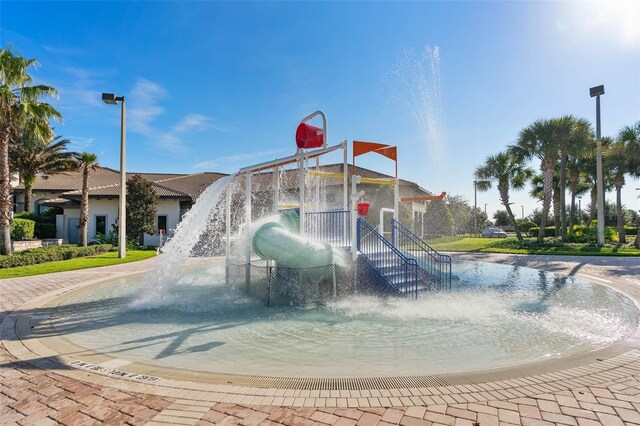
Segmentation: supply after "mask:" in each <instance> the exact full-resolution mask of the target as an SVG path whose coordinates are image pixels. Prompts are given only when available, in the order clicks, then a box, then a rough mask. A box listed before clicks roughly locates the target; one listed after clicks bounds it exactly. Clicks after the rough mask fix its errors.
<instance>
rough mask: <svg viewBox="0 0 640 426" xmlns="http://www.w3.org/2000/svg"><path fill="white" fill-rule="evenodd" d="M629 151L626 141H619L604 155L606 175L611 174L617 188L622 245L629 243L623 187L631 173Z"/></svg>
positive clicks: (618, 223) (620, 240) (617, 212)
mask: <svg viewBox="0 0 640 426" xmlns="http://www.w3.org/2000/svg"><path fill="white" fill-rule="evenodd" d="M627 151H628V147H627V144H626V143H625V141H624V140H622V139H618V140H616V141H614V142H612V143H611V144H609V145H608V146H607V148H606V150H605V151H604V155H603V160H604V161H603V169H604V170H605V172H604V173H605V174H611V175H612V176H613V184H614V186H615V188H616V217H617V228H618V241H619V242H620V243H621V244H625V243H626V242H627V239H626V237H625V232H624V216H623V213H622V187H623V186H624V184H625V180H624V175H625V174H627V172H628V171H629V161H628V159H627V154H628V152H627Z"/></svg>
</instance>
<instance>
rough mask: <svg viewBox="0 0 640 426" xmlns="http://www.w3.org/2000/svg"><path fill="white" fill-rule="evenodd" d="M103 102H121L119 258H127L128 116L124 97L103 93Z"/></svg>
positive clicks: (113, 103)
mask: <svg viewBox="0 0 640 426" xmlns="http://www.w3.org/2000/svg"><path fill="white" fill-rule="evenodd" d="M102 101H103V102H104V103H105V104H109V105H117V104H118V102H120V198H119V204H120V209H119V210H120V215H119V221H118V257H119V258H120V259H124V258H125V257H127V245H126V243H127V238H126V234H127V171H126V167H125V162H126V159H127V151H126V146H127V114H126V105H125V102H124V96H116V95H114V94H113V93H103V94H102Z"/></svg>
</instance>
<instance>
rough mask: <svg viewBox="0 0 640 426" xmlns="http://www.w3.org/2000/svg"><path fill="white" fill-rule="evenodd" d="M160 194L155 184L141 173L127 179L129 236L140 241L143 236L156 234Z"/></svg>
mask: <svg viewBox="0 0 640 426" xmlns="http://www.w3.org/2000/svg"><path fill="white" fill-rule="evenodd" d="M157 206H158V194H156V191H155V189H154V188H153V184H152V183H151V182H149V181H148V180H146V179H144V178H143V177H142V176H140V175H135V176H133V177H132V178H130V179H129V180H127V231H126V232H127V234H126V235H127V238H128V239H131V240H136V241H139V240H140V239H141V238H142V236H143V235H144V234H145V233H147V234H155V233H157V232H158V230H157V229H156V227H155V221H156V214H157V212H158V209H157Z"/></svg>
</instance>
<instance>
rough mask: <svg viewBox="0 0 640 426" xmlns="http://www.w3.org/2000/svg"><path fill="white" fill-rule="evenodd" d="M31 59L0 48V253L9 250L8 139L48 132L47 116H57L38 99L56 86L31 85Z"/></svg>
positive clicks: (42, 137) (46, 136)
mask: <svg viewBox="0 0 640 426" xmlns="http://www.w3.org/2000/svg"><path fill="white" fill-rule="evenodd" d="M36 64H37V63H36V60H35V59H25V58H23V57H20V56H16V55H14V54H13V52H11V51H10V50H8V49H0V231H1V232H0V253H2V254H7V255H9V254H11V234H10V227H11V185H10V180H9V179H10V178H9V141H10V140H11V139H13V140H16V139H18V137H19V136H20V135H21V133H22V132H23V131H26V132H28V133H29V134H31V135H33V137H35V138H36V139H40V140H47V139H49V138H51V136H52V133H53V131H52V129H51V126H50V125H49V120H50V119H52V118H53V119H60V118H61V116H60V113H59V112H58V111H56V109H55V108H53V107H52V106H51V105H49V104H47V103H44V102H40V100H41V99H42V98H43V97H45V96H55V95H56V90H55V89H54V88H53V87H50V86H45V85H35V86H34V85H32V83H33V80H32V78H31V76H30V75H29V73H28V69H29V68H31V67H34V66H35V65H36Z"/></svg>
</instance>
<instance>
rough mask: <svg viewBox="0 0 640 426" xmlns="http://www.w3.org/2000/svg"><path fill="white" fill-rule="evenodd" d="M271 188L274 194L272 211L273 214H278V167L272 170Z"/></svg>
mask: <svg viewBox="0 0 640 426" xmlns="http://www.w3.org/2000/svg"><path fill="white" fill-rule="evenodd" d="M273 188H274V191H275V192H274V194H273V204H274V206H273V209H274V213H278V206H280V167H279V166H276V167H275V169H273Z"/></svg>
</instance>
